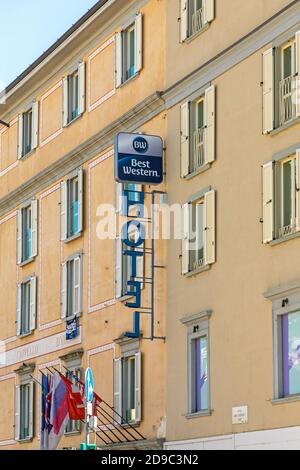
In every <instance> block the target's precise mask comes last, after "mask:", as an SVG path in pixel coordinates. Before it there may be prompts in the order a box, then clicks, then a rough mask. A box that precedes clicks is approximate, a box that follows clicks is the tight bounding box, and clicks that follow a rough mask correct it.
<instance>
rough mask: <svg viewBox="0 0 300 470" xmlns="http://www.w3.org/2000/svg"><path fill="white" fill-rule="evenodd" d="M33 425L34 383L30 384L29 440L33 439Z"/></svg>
mask: <svg viewBox="0 0 300 470" xmlns="http://www.w3.org/2000/svg"><path fill="white" fill-rule="evenodd" d="M33 423H34V382H33V381H31V382H30V384H29V431H28V439H32V438H33Z"/></svg>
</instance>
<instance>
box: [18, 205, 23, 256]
mask: <svg viewBox="0 0 300 470" xmlns="http://www.w3.org/2000/svg"><path fill="white" fill-rule="evenodd" d="M17 219H18V221H17V263H18V264H21V263H22V261H23V210H22V209H19V210H18V216H17Z"/></svg>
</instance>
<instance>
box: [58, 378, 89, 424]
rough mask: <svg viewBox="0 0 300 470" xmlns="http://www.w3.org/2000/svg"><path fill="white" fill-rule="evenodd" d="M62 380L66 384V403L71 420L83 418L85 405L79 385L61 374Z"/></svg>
mask: <svg viewBox="0 0 300 470" xmlns="http://www.w3.org/2000/svg"><path fill="white" fill-rule="evenodd" d="M61 378H62V380H63V381H64V383H65V384H66V388H67V404H68V409H69V416H70V419H72V420H84V419H85V406H84V400H83V398H82V394H81V390H80V387H78V385H77V384H73V383H72V382H71V381H70V380H68V379H67V378H66V377H64V376H63V375H62V376H61Z"/></svg>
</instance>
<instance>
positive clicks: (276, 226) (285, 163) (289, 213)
mask: <svg viewBox="0 0 300 470" xmlns="http://www.w3.org/2000/svg"><path fill="white" fill-rule="evenodd" d="M299 164H300V152H298V151H297V152H296V154H294V155H291V156H289V157H287V158H285V159H282V160H280V161H276V162H269V163H267V164H266V165H264V166H263V241H264V243H270V242H271V241H273V240H277V239H281V238H284V237H286V236H288V235H292V234H294V233H296V232H298V231H299V230H300V226H299V222H300V218H299V211H300V199H299V198H300V194H299V188H300V185H299V171H298V170H297V168H299V166H298V165H299Z"/></svg>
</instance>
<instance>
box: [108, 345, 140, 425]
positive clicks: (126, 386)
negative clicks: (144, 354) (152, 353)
mask: <svg viewBox="0 0 300 470" xmlns="http://www.w3.org/2000/svg"><path fill="white" fill-rule="evenodd" d="M114 406H115V410H116V411H117V413H118V414H119V415H121V416H122V417H123V421H122V424H126V422H130V423H138V422H140V421H141V353H140V352H138V353H135V354H133V355H128V356H126V357H122V358H119V359H115V378H114ZM116 419H117V420H118V421H119V422H120V424H121V420H120V418H119V417H118V416H117V415H116Z"/></svg>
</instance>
